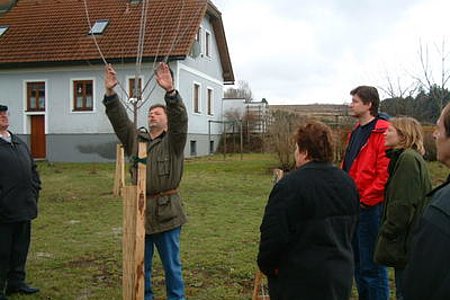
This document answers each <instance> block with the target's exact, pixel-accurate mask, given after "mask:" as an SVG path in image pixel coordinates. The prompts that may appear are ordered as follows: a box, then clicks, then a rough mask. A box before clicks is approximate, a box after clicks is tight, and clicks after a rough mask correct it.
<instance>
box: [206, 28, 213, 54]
mask: <svg viewBox="0 0 450 300" xmlns="http://www.w3.org/2000/svg"><path fill="white" fill-rule="evenodd" d="M211 36H212V35H211V31H209V30H205V56H206V57H207V58H212V47H211V43H212V38H211Z"/></svg>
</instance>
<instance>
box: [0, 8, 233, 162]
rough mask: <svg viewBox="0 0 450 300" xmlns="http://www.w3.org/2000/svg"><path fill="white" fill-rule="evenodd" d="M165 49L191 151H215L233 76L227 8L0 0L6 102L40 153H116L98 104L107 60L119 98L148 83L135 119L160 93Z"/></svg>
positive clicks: (104, 157)
mask: <svg viewBox="0 0 450 300" xmlns="http://www.w3.org/2000/svg"><path fill="white" fill-rule="evenodd" d="M145 3H147V6H146V5H145ZM85 4H86V8H85ZM143 12H147V13H146V14H143ZM88 20H89V21H88ZM89 24H90V25H89ZM140 24H146V26H140ZM140 37H141V38H140ZM140 41H141V42H142V41H143V43H142V44H140ZM96 44H97V45H98V47H97V46H96ZM139 45H143V47H140V46H139ZM138 49H142V64H141V69H142V71H141V72H138V71H137V70H138V69H139V67H138V66H139V65H140V64H139V63H136V61H137V57H139V55H138ZM102 56H103V57H102ZM164 58H167V59H168V62H169V65H170V67H171V68H172V70H173V71H174V78H175V85H176V88H177V89H178V90H179V92H180V94H181V96H182V97H183V99H184V102H185V104H186V107H187V109H188V117H189V133H188V142H187V145H186V149H185V154H186V156H187V157H189V156H200V155H206V154H209V153H210V150H211V149H215V148H216V147H217V145H218V140H219V138H220V134H221V128H220V127H216V128H215V129H214V130H213V132H208V123H209V121H210V120H212V121H221V120H222V115H223V111H222V97H223V89H224V85H226V84H233V83H234V74H233V69H232V65H231V60H230V55H229V52H228V47H227V42H226V38H225V31H224V27H223V22H222V18H221V13H220V12H219V11H218V9H217V8H216V7H215V6H214V5H213V4H212V3H211V2H210V1H207V0H184V1H183V0H171V1H164V0H151V1H142V0H141V1H139V0H86V1H81V0H38V1H37V0H19V1H15V0H9V1H8V0H6V1H5V0H1V1H0V104H5V105H8V106H9V112H10V123H11V125H10V130H11V131H12V132H14V133H16V134H18V135H19V136H21V137H22V138H24V139H25V140H26V141H27V142H28V143H29V145H30V148H31V150H32V154H33V156H34V157H35V158H42V159H47V160H49V161H68V162H69V161H70V162H94V161H95V162H101V161H109V160H111V159H114V158H115V144H117V143H118V140H117V138H116V136H115V134H114V132H113V130H112V127H111V125H110V124H109V122H108V120H107V118H106V116H105V113H104V106H103V104H102V99H103V94H104V88H103V70H104V66H105V63H106V62H107V63H112V64H113V65H114V66H115V68H116V71H117V73H118V78H119V81H120V87H117V88H116V91H117V92H118V94H119V95H120V96H121V98H123V99H124V100H126V99H127V95H128V96H130V98H132V97H133V96H137V95H138V93H139V88H138V89H137V90H136V91H137V93H136V92H134V91H135V89H134V86H135V84H134V83H135V82H136V81H137V82H138V84H136V86H139V87H140V88H141V89H143V92H142V97H141V98H142V100H143V101H145V102H144V104H143V106H142V107H141V108H140V109H139V114H138V127H139V126H146V125H147V124H146V122H147V110H148V107H149V106H150V105H152V104H154V103H156V102H162V101H163V96H164V93H163V91H162V90H161V89H160V88H159V87H158V86H157V85H156V84H155V82H154V79H152V74H153V67H154V65H155V63H157V62H158V61H161V60H163V59H164ZM136 79H138V80H136ZM150 79H152V80H151V81H149V80H150ZM147 82H149V83H148V85H147V87H146V88H144V86H146V84H147ZM130 117H132V114H131V113H130ZM208 133H209V134H210V135H209V134H208ZM208 136H211V140H210V138H209V137H208Z"/></svg>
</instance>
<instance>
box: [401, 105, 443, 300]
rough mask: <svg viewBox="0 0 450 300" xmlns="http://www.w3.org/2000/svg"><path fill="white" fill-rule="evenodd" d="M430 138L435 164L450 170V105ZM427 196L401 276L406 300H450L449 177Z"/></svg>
mask: <svg viewBox="0 0 450 300" xmlns="http://www.w3.org/2000/svg"><path fill="white" fill-rule="evenodd" d="M433 137H434V139H435V142H436V150H437V159H438V161H440V162H441V163H443V164H444V165H445V166H447V168H450V104H447V105H446V106H445V108H444V109H443V111H442V113H441V115H440V117H439V119H438V121H437V128H436V130H435V131H434V133H433ZM428 196H429V197H431V200H430V203H429V205H428V206H427V207H426V208H425V211H424V213H423V215H422V217H421V218H420V220H419V222H418V224H417V228H416V229H415V231H414V232H413V238H412V247H411V252H410V256H409V257H408V259H409V261H408V264H407V265H406V268H405V271H404V273H403V283H402V285H403V287H404V298H405V299H406V300H422V299H427V300H448V299H450V256H449V253H450V176H449V178H447V181H446V182H445V183H443V184H441V185H440V186H438V187H436V188H435V189H434V190H432V191H431V192H430V193H429V194H428Z"/></svg>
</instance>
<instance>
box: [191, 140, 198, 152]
mask: <svg viewBox="0 0 450 300" xmlns="http://www.w3.org/2000/svg"><path fill="white" fill-rule="evenodd" d="M196 155H197V141H191V156H196Z"/></svg>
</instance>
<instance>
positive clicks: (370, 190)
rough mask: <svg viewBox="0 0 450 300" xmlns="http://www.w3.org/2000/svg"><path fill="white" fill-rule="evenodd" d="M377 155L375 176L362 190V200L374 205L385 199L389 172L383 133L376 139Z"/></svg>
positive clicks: (375, 158)
mask: <svg viewBox="0 0 450 300" xmlns="http://www.w3.org/2000/svg"><path fill="white" fill-rule="evenodd" d="M376 148H377V152H376V157H374V158H373V159H374V160H375V162H376V164H375V176H374V178H373V180H372V182H371V183H370V185H368V186H367V188H365V189H364V190H362V191H360V192H361V195H360V196H361V202H362V204H363V205H366V206H374V205H377V204H379V203H380V202H381V201H382V200H381V201H380V199H384V187H385V185H386V182H387V179H388V177H389V174H388V165H389V158H388V157H387V156H386V146H385V144H384V137H383V135H381V134H379V136H378V138H377V141H376Z"/></svg>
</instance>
